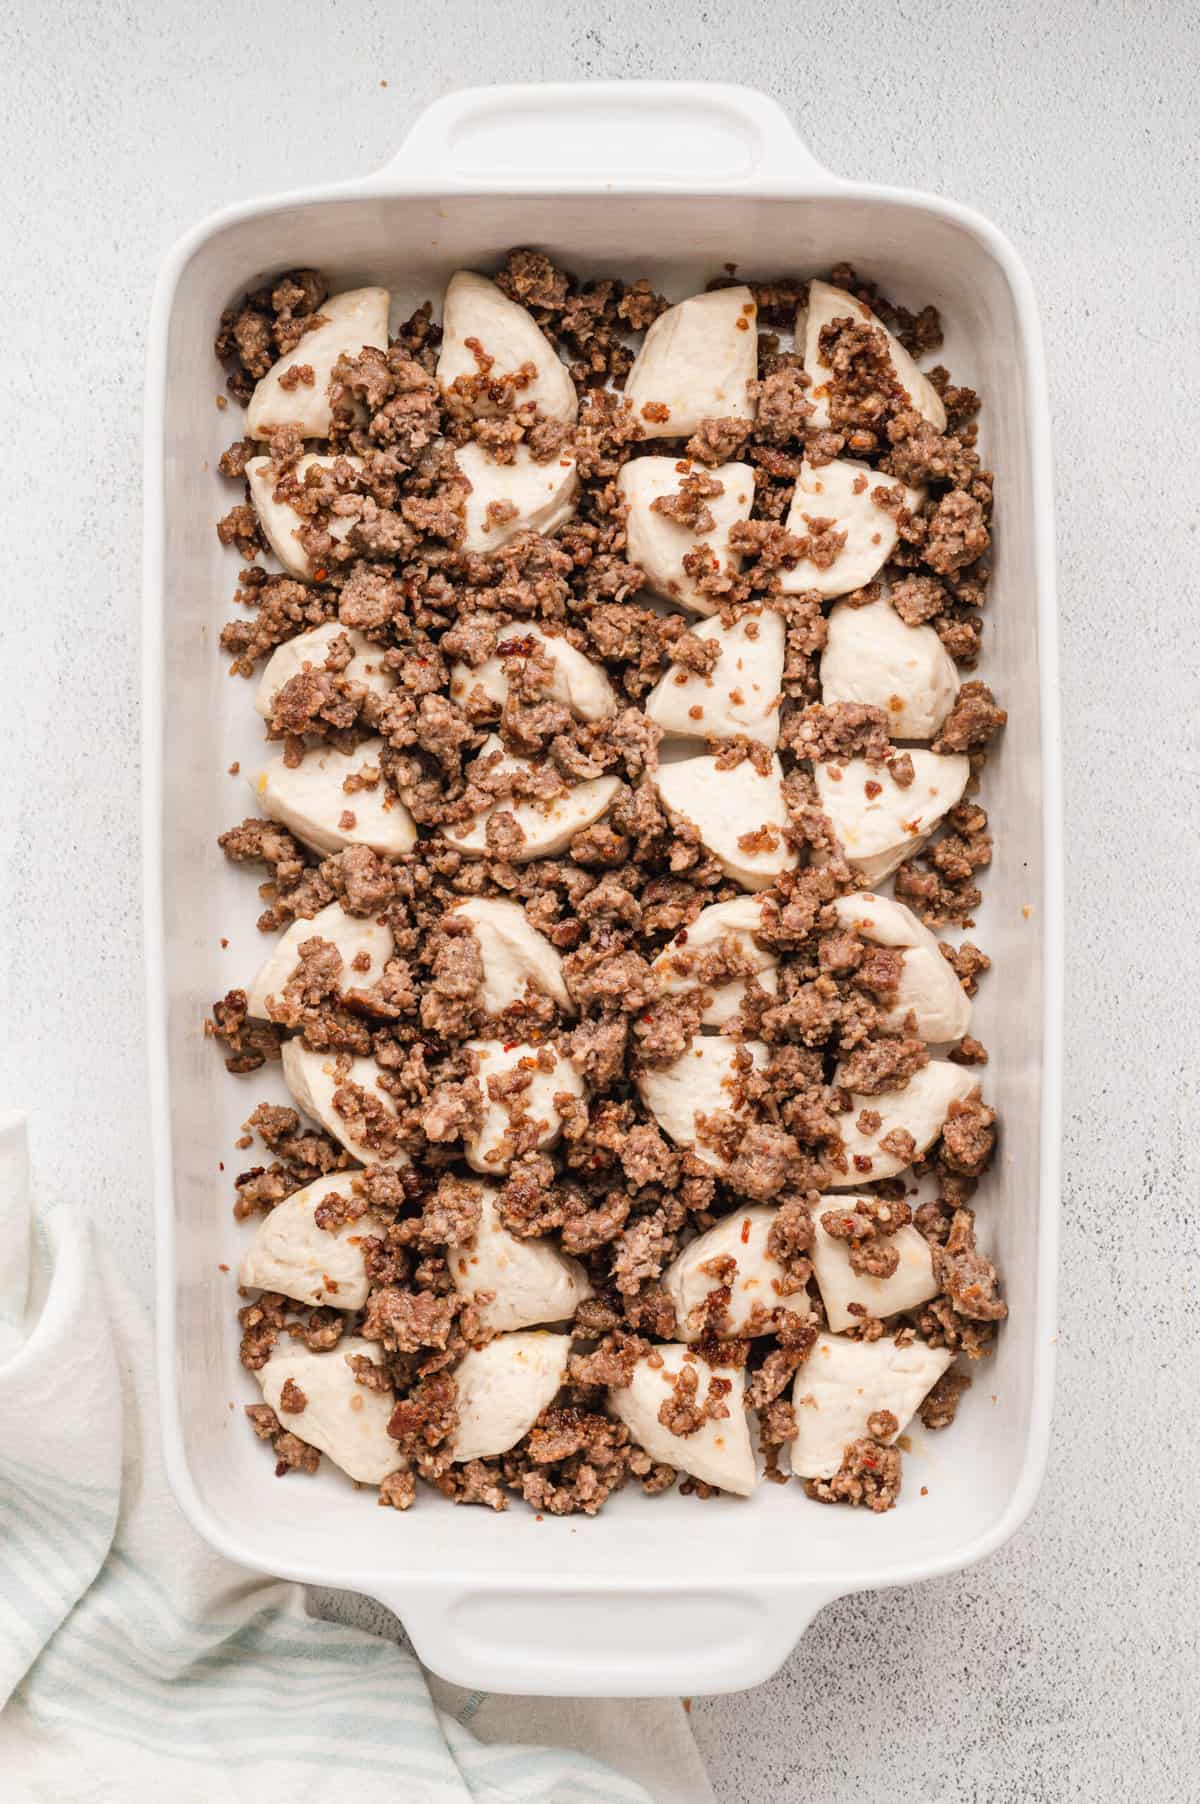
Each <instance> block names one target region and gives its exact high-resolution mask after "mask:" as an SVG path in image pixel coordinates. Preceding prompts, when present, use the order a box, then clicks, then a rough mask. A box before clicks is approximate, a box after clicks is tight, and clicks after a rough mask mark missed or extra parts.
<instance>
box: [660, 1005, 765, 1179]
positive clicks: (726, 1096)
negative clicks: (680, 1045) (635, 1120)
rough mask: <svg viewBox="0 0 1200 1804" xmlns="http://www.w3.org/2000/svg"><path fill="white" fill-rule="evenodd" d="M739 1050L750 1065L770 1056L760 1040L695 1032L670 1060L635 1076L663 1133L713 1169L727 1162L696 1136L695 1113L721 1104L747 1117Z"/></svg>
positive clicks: (708, 1112)
mask: <svg viewBox="0 0 1200 1804" xmlns="http://www.w3.org/2000/svg"><path fill="white" fill-rule="evenodd" d="M743 1052H744V1053H748V1054H749V1055H750V1061H751V1064H753V1065H765V1064H766V1063H767V1061H768V1059H769V1058H770V1052H769V1050H768V1048H767V1047H766V1046H764V1045H763V1043H762V1041H761V1040H743V1041H742V1042H741V1044H740V1045H739V1044H738V1043H737V1042H736V1041H734V1040H729V1039H726V1038H725V1037H724V1035H721V1036H718V1037H716V1038H709V1039H702V1038H697V1039H694V1040H693V1041H692V1043H691V1045H690V1046H689V1047H688V1050H687V1051H686V1052H685V1053H683V1054H682V1056H681V1057H679V1058H677V1059H676V1060H675V1061H674V1063H673V1064H671V1065H662V1066H658V1067H656V1068H652V1069H649V1070H646V1071H643V1072H642V1073H641V1074H640V1076H639V1077H638V1080H637V1087H638V1092H639V1094H640V1096H641V1099H642V1101H643V1102H644V1103H645V1105H646V1107H647V1108H648V1109H649V1111H650V1113H651V1114H652V1115H653V1117H654V1119H655V1120H656V1121H657V1123H658V1125H659V1127H660V1128H662V1130H663V1132H664V1134H666V1135H667V1136H668V1137H669V1138H670V1139H671V1140H673V1141H674V1142H675V1144H676V1146H683V1147H686V1148H688V1150H689V1151H691V1152H693V1153H695V1155H696V1157H697V1158H698V1159H702V1160H703V1161H704V1163H705V1164H706V1165H711V1166H712V1167H713V1170H714V1171H726V1170H728V1165H727V1163H726V1161H725V1160H724V1159H723V1158H722V1157H721V1154H720V1153H719V1152H718V1151H717V1150H716V1149H715V1148H714V1147H712V1146H708V1145H706V1144H705V1142H704V1141H703V1140H701V1139H699V1138H698V1137H697V1131H696V1117H697V1115H714V1114H716V1112H717V1111H718V1110H724V1111H726V1112H727V1113H729V1114H732V1115H737V1116H740V1117H744V1118H745V1119H746V1120H747V1122H748V1121H749V1119H750V1112H749V1110H748V1108H747V1106H746V1104H745V1102H744V1101H743V1099H742V1077H741V1073H740V1071H739V1069H738V1054H739V1053H743Z"/></svg>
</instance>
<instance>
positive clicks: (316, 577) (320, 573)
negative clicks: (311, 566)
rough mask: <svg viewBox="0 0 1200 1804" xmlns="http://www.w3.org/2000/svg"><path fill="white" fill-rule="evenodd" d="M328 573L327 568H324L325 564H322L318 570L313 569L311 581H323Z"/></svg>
mask: <svg viewBox="0 0 1200 1804" xmlns="http://www.w3.org/2000/svg"><path fill="white" fill-rule="evenodd" d="M328 575H329V572H328V570H326V568H325V566H324V565H322V566H321V568H320V569H319V570H314V571H313V581H314V582H318V583H323V582H324V581H325V578H326V577H327V576H328Z"/></svg>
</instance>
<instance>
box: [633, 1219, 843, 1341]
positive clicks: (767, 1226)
mask: <svg viewBox="0 0 1200 1804" xmlns="http://www.w3.org/2000/svg"><path fill="white" fill-rule="evenodd" d="M778 1214H779V1211H778V1209H776V1208H773V1207H771V1205H770V1204H762V1203H756V1204H755V1205H754V1206H753V1207H752V1208H749V1209H737V1210H735V1211H734V1212H733V1213H732V1214H730V1215H726V1216H724V1217H723V1218H722V1219H721V1220H720V1221H719V1222H717V1224H716V1225H715V1227H712V1228H709V1229H708V1230H707V1232H706V1233H704V1234H699V1235H697V1237H696V1239H695V1240H692V1241H689V1242H688V1244H687V1246H686V1247H684V1249H683V1251H682V1253H680V1254H679V1255H678V1256H677V1257H676V1258H675V1259H673V1260H672V1262H671V1264H670V1265H669V1266H668V1267H667V1269H666V1271H665V1272H664V1273H663V1277H662V1285H663V1289H664V1290H665V1291H666V1293H667V1295H668V1296H669V1297H670V1299H671V1301H672V1302H673V1303H674V1305H675V1315H676V1319H677V1321H678V1324H679V1330H678V1331H679V1333H680V1335H681V1336H682V1338H683V1339H684V1340H688V1341H692V1340H698V1339H700V1337H701V1336H702V1335H704V1334H706V1333H709V1332H711V1329H710V1328H709V1327H708V1323H707V1321H706V1317H705V1311H704V1303H705V1299H706V1298H707V1297H708V1296H709V1295H710V1294H711V1293H712V1291H713V1290H715V1289H717V1288H719V1287H720V1286H721V1284H722V1280H721V1279H719V1278H717V1277H715V1276H714V1275H713V1274H712V1273H711V1272H705V1271H703V1270H702V1269H701V1268H702V1267H703V1266H705V1265H707V1264H709V1263H710V1262H711V1261H712V1260H714V1259H723V1258H731V1259H735V1260H736V1261H737V1270H736V1272H735V1273H734V1274H733V1276H732V1277H731V1278H728V1279H726V1280H725V1281H724V1282H725V1283H727V1284H728V1286H729V1290H730V1298H729V1302H728V1303H727V1304H726V1306H725V1313H724V1316H723V1318H722V1320H721V1322H720V1326H719V1330H718V1332H719V1333H720V1335H721V1336H722V1337H729V1338H734V1339H736V1338H739V1337H741V1336H743V1335H751V1334H770V1333H771V1332H772V1326H771V1318H772V1315H773V1312H774V1311H775V1310H777V1309H790V1310H791V1311H792V1313H793V1314H794V1315H798V1316H803V1317H807V1316H809V1315H811V1314H812V1306H811V1304H810V1302H809V1298H808V1294H807V1292H806V1291H805V1290H804V1289H803V1287H802V1288H801V1289H800V1290H797V1291H790V1292H787V1293H783V1292H781V1291H780V1290H779V1289H777V1288H776V1287H777V1286H778V1285H780V1284H782V1283H783V1282H784V1281H785V1279H786V1276H787V1274H786V1273H785V1271H784V1269H783V1267H782V1266H781V1265H780V1263H779V1261H778V1260H777V1259H775V1258H774V1257H773V1256H772V1254H771V1252H770V1250H769V1247H768V1244H767V1243H768V1240H769V1238H770V1233H771V1227H772V1225H773V1223H774V1221H775V1217H776V1216H777V1215H778Z"/></svg>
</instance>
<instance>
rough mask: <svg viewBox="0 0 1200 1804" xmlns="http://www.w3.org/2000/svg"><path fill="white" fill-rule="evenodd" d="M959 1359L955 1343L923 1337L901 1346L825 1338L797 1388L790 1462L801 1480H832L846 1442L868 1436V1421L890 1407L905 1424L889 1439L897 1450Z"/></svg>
mask: <svg viewBox="0 0 1200 1804" xmlns="http://www.w3.org/2000/svg"><path fill="white" fill-rule="evenodd" d="M953 1358H954V1355H953V1353H951V1352H950V1351H949V1349H948V1348H945V1347H927V1346H926V1345H925V1343H924V1341H919V1340H918V1341H914V1342H913V1343H912V1345H911V1346H910V1347H898V1346H897V1345H896V1343H895V1341H894V1340H876V1341H866V1340H844V1339H842V1338H841V1337H840V1336H838V1335H836V1334H822V1335H820V1336H818V1339H817V1344H816V1346H815V1347H814V1348H813V1350H812V1352H811V1353H810V1354H809V1356H808V1358H807V1359H806V1360H805V1362H804V1364H803V1365H802V1366H801V1367H800V1369H799V1370H798V1371H797V1373H796V1380H795V1383H794V1384H793V1386H792V1403H793V1406H794V1408H795V1412H796V1423H797V1434H796V1438H795V1440H794V1441H793V1442H792V1443H791V1464H792V1471H793V1472H794V1473H795V1475H796V1477H797V1478H832V1477H833V1475H834V1473H835V1472H836V1471H837V1469H838V1467H839V1466H840V1465H841V1463H842V1454H843V1452H844V1450H845V1448H846V1446H847V1445H848V1444H849V1443H850V1442H851V1441H857V1440H859V1439H861V1437H862V1436H863V1435H865V1434H866V1432H867V1418H868V1417H869V1416H873V1415H874V1414H875V1412H876V1410H880V1409H889V1410H891V1412H892V1414H893V1415H894V1416H895V1418H896V1421H897V1422H898V1423H899V1427H898V1428H897V1429H896V1432H895V1434H893V1435H889V1436H888V1440H887V1445H888V1446H889V1447H890V1446H891V1445H892V1444H893V1442H895V1441H896V1440H898V1439H899V1437H900V1436H901V1435H902V1434H903V1433H904V1430H905V1429H906V1428H907V1427H908V1424H909V1423H910V1422H911V1421H912V1419H913V1416H914V1415H915V1414H916V1412H917V1410H918V1409H919V1407H920V1405H921V1404H922V1403H923V1402H924V1400H925V1398H926V1397H927V1396H928V1394H929V1392H930V1391H931V1390H932V1389H933V1387H934V1385H935V1384H936V1383H937V1381H938V1379H939V1378H940V1377H941V1375H942V1373H943V1372H944V1371H945V1370H946V1368H947V1367H948V1366H949V1365H950V1363H951V1361H952V1360H953Z"/></svg>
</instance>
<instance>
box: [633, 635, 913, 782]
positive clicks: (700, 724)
mask: <svg viewBox="0 0 1200 1804" xmlns="http://www.w3.org/2000/svg"><path fill="white" fill-rule="evenodd" d="M692 631H693V632H694V633H695V635H696V637H697V638H698V639H715V640H716V642H717V644H718V645H720V647H721V655H720V657H719V658H718V659H717V662H716V664H715V665H714V666H713V669H712V672H711V673H710V675H708V676H702V675H701V674H700V673H699V672H698V671H693V670H686V669H685V668H684V667H683V666H682V665H680V664H672V665H670V666H669V667H668V669H667V673H666V675H665V676H663V677H661V678H660V679H659V681H658V682H657V683H656V684H655V686H654V688H653V689H652V690H651V691H650V694H649V695H648V696H647V697H646V713H647V714H648V715H649V717H650V719H651V720H656V721H657V722H658V724H659V726H660V727H662V728H663V729H664V731H666V732H668V733H675V734H678V735H679V736H680V737H681V738H684V739H733V738H737V737H738V736H739V735H741V736H742V737H744V738H746V739H755V740H757V741H758V743H759V744H760V745H765V746H766V747H767V748H768V750H770V751H774V750H775V747H776V745H777V744H778V742H779V703H780V684H781V683H782V681H783V638H784V631H783V620H782V618H781V616H780V615H779V614H777V613H776V612H775V611H774V609H773V608H759V609H757V610H756V609H753V608H748V609H747V610H746V611H745V612H744V613H742V614H739V615H738V618H737V619H736V620H735V621H734V623H733V625H732V626H723V625H722V624H721V622H720V621H719V620H704V621H701V622H700V623H699V624H698V625H697V626H694V627H693V628H692ZM934 637H935V638H937V634H936V633H935V634H934ZM939 644H940V641H939Z"/></svg>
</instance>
